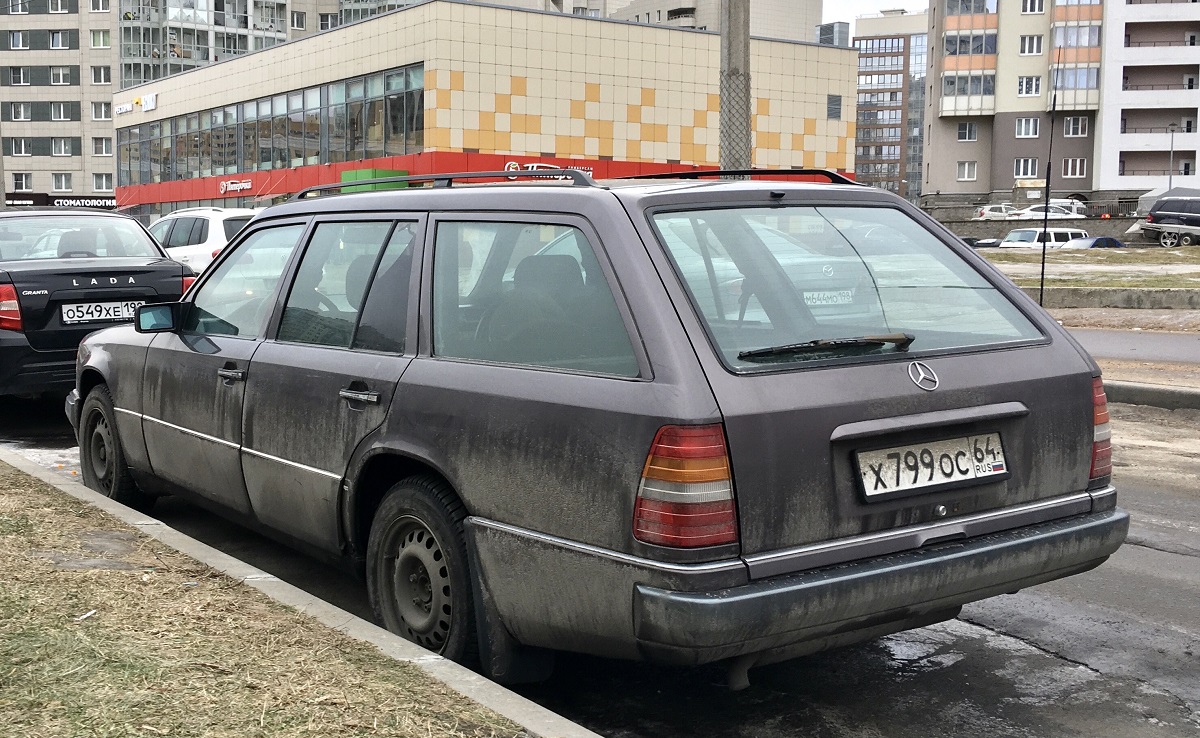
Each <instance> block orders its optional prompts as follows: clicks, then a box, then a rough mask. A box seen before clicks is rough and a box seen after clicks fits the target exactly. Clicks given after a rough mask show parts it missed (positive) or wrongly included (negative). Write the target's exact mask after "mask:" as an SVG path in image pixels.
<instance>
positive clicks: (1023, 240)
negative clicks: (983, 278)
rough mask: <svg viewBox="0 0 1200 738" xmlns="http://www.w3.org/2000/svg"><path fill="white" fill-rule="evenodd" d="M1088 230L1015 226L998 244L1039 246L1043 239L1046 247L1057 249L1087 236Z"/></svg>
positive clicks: (1018, 246)
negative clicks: (1044, 229)
mask: <svg viewBox="0 0 1200 738" xmlns="http://www.w3.org/2000/svg"><path fill="white" fill-rule="evenodd" d="M1087 237H1088V232H1087V231H1082V230H1079V229H1077V228H1048V229H1046V231H1045V232H1043V231H1042V229H1041V228H1015V229H1013V230H1011V231H1009V232H1008V235H1007V236H1005V237H1004V240H1003V241H1001V242H1000V244H999V246H1000V248H1002V249H1008V248H1034V249H1035V248H1041V244H1042V242H1043V241H1045V242H1046V248H1050V249H1057V248H1062V246H1063V244H1065V243H1067V242H1068V241H1071V240H1074V239H1079V238H1087Z"/></svg>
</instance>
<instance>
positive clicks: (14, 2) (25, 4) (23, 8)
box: [8, 0, 29, 15]
mask: <svg viewBox="0 0 1200 738" xmlns="http://www.w3.org/2000/svg"><path fill="white" fill-rule="evenodd" d="M28 12H29V0H9V2H8V14H9V15H25V14H27V13H28Z"/></svg>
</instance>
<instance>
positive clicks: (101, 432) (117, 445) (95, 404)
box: [78, 385, 156, 510]
mask: <svg viewBox="0 0 1200 738" xmlns="http://www.w3.org/2000/svg"><path fill="white" fill-rule="evenodd" d="M115 417H116V413H115V412H114V410H113V401H112V395H110V394H109V392H108V387H106V386H104V385H99V386H98V387H96V388H94V389H93V390H92V391H91V392H90V393H88V396H87V399H86V400H85V401H84V403H83V408H82V410H81V411H80V422H79V438H78V441H79V466H80V468H81V470H82V472H83V483H84V484H85V485H87V486H88V487H90V488H91V489H94V490H96V491H97V492H99V493H100V494H102V495H104V496H105V497H111V498H112V499H114V500H116V501H117V502H120V503H121V504H123V505H128V506H130V507H133V508H137V509H139V510H149V509H150V508H151V507H152V506H153V505H154V500H155V499H156V498H155V497H153V496H152V495H147V494H146V493H144V492H142V491H141V490H139V489H138V488H137V484H135V483H134V481H133V477H132V476H131V475H130V474H129V467H128V466H126V465H125V452H124V450H123V449H122V448H121V438H120V436H119V435H118V433H117V428H116V422H115V420H114V419H115Z"/></svg>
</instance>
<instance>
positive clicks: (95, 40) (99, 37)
mask: <svg viewBox="0 0 1200 738" xmlns="http://www.w3.org/2000/svg"><path fill="white" fill-rule="evenodd" d="M92 48H93V49H109V48H112V43H111V40H110V36H109V30H108V29H107V28H103V29H97V28H93V29H92Z"/></svg>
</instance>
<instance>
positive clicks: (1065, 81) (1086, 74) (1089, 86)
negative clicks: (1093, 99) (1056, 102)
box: [1054, 67, 1100, 90]
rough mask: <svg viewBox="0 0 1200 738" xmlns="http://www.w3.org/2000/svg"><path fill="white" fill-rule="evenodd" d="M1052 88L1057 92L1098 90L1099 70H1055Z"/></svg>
mask: <svg viewBox="0 0 1200 738" xmlns="http://www.w3.org/2000/svg"><path fill="white" fill-rule="evenodd" d="M1054 87H1055V89H1059V90H1098V89H1100V69H1099V68H1098V67H1078V68H1073V69H1055V70H1054Z"/></svg>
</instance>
